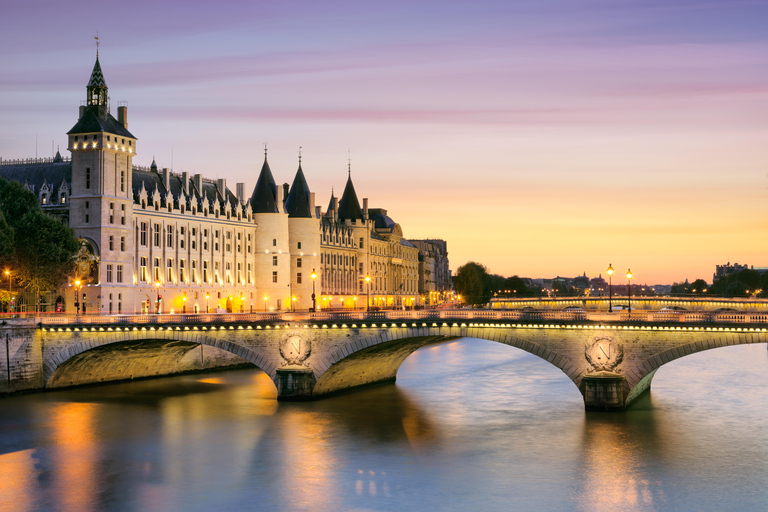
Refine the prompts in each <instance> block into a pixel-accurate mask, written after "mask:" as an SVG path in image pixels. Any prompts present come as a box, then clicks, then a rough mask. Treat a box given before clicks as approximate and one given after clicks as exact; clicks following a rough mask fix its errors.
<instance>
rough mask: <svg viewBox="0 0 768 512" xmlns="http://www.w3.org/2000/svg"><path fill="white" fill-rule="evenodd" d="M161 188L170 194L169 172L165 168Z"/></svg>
mask: <svg viewBox="0 0 768 512" xmlns="http://www.w3.org/2000/svg"><path fill="white" fill-rule="evenodd" d="M163 186H164V187H165V192H166V193H170V191H171V171H170V170H169V169H168V168H167V167H163Z"/></svg>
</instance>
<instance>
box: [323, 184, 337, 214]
mask: <svg viewBox="0 0 768 512" xmlns="http://www.w3.org/2000/svg"><path fill="white" fill-rule="evenodd" d="M335 199H336V197H334V195H333V189H331V200H330V201H328V209H327V210H325V213H326V215H330V213H331V210H333V203H334V200H335Z"/></svg>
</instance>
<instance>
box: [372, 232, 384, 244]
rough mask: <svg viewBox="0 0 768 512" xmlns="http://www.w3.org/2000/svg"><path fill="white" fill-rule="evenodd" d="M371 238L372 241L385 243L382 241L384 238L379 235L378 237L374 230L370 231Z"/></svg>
mask: <svg viewBox="0 0 768 512" xmlns="http://www.w3.org/2000/svg"><path fill="white" fill-rule="evenodd" d="M371 238H372V239H373V240H381V241H383V242H386V240H384V238H382V236H381V235H379V234H378V233H377V232H376V231H374V230H371Z"/></svg>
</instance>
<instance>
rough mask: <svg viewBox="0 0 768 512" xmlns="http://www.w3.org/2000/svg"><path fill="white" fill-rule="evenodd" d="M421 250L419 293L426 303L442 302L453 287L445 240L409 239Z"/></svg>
mask: <svg viewBox="0 0 768 512" xmlns="http://www.w3.org/2000/svg"><path fill="white" fill-rule="evenodd" d="M409 242H410V243H411V244H413V245H414V246H415V247H416V248H417V249H418V250H419V295H421V296H422V298H423V300H424V303H425V304H426V305H431V304H438V303H440V302H442V301H443V300H444V299H445V298H446V297H447V294H448V293H449V292H450V291H451V290H452V289H453V281H452V280H451V271H450V269H449V268H448V244H447V243H446V241H445V240H433V239H425V240H409Z"/></svg>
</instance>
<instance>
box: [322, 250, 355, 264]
mask: <svg viewBox="0 0 768 512" xmlns="http://www.w3.org/2000/svg"><path fill="white" fill-rule="evenodd" d="M356 260H357V258H356V257H355V256H349V255H348V254H345V255H343V256H342V255H341V254H338V255H337V254H326V253H320V263H321V264H322V263H327V264H330V265H336V264H339V265H344V266H352V267H354V266H355V261H356Z"/></svg>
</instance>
